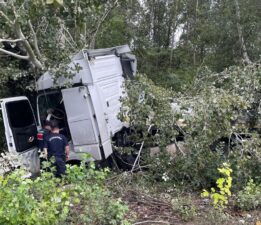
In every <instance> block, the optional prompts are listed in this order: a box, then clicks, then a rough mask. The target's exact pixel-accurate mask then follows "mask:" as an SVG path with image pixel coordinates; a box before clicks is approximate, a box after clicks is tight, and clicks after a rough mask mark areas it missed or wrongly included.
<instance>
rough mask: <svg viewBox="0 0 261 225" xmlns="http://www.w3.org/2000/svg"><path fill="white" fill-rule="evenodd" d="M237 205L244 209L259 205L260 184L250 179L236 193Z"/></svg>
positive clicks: (260, 195) (258, 206) (254, 207)
mask: <svg viewBox="0 0 261 225" xmlns="http://www.w3.org/2000/svg"><path fill="white" fill-rule="evenodd" d="M237 205H238V206H239V207H240V208H241V209H244V210H253V209H257V208H260V207H261V184H256V183H254V181H253V179H250V180H249V182H248V183H247V185H246V187H245V188H244V189H243V190H241V191H239V192H238V194H237Z"/></svg>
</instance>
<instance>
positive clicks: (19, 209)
mask: <svg viewBox="0 0 261 225" xmlns="http://www.w3.org/2000/svg"><path fill="white" fill-rule="evenodd" d="M106 174H107V172H106V171H97V170H95V169H94V166H93V165H92V164H91V166H90V168H88V169H87V168H85V166H83V165H82V166H81V167H77V166H69V167H68V175H67V176H66V177H64V178H63V179H58V178H55V177H53V174H52V173H49V172H43V173H42V174H41V176H40V177H38V178H36V179H34V180H32V179H28V178H26V177H25V175H26V171H25V170H23V169H19V170H15V171H13V172H11V173H9V174H7V175H6V176H0V201H1V205H0V224H10V225H12V224H15V225H19V224H21V225H22V224H27V225H30V224H32V225H34V224H39V225H42V224H45V225H48V224H50V225H53V224H76V223H77V224H93V225H95V224H111V225H116V224H128V223H127V222H126V221H125V220H124V215H125V213H126V211H127V207H126V206H125V205H124V204H122V202H121V201H120V200H114V199H113V198H112V197H111V196H110V193H109V191H108V190H107V189H106V187H105V186H104V179H105V177H106Z"/></svg>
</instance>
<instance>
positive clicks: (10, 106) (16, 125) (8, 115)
mask: <svg viewBox="0 0 261 225" xmlns="http://www.w3.org/2000/svg"><path fill="white" fill-rule="evenodd" d="M0 102H1V111H2V117H3V122H4V127H5V137H6V143H7V147H8V151H9V152H10V153H13V154H18V155H21V158H22V161H23V164H25V166H26V167H28V168H29V170H30V172H31V173H38V172H39V170H40V163H39V157H38V149H37V123H36V120H35V116H34V113H33V110H32V107H31V104H30V102H29V100H28V99H27V98H26V97H24V96H22V97H14V98H5V99H1V100H0Z"/></svg>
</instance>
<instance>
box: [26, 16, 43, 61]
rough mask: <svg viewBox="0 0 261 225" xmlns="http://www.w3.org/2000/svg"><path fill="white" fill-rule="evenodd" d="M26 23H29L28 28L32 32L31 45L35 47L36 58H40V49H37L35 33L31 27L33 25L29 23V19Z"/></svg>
mask: <svg viewBox="0 0 261 225" xmlns="http://www.w3.org/2000/svg"><path fill="white" fill-rule="evenodd" d="M28 24H29V28H30V31H31V33H32V34H33V46H34V48H35V51H36V55H37V57H38V59H41V58H42V56H41V53H40V50H39V46H38V41H37V37H36V33H35V31H34V28H33V25H32V23H31V20H29V21H28Z"/></svg>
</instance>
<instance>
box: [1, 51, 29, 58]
mask: <svg viewBox="0 0 261 225" xmlns="http://www.w3.org/2000/svg"><path fill="white" fill-rule="evenodd" d="M0 52H2V53H5V54H7V55H10V56H13V57H15V58H18V59H23V60H28V59H29V56H28V55H19V54H16V53H14V52H10V51H7V50H5V49H2V48H0Z"/></svg>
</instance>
